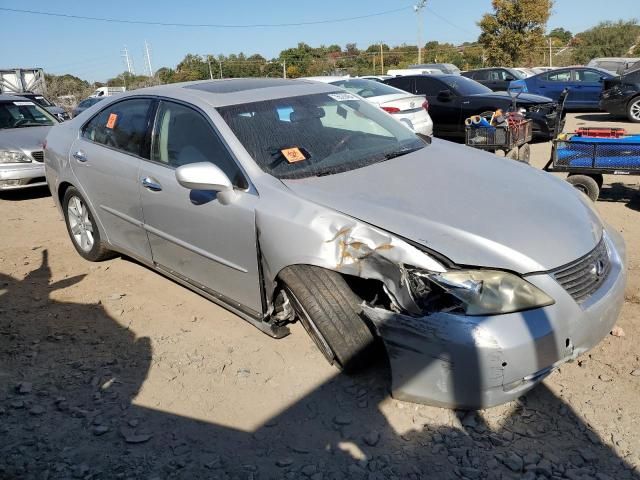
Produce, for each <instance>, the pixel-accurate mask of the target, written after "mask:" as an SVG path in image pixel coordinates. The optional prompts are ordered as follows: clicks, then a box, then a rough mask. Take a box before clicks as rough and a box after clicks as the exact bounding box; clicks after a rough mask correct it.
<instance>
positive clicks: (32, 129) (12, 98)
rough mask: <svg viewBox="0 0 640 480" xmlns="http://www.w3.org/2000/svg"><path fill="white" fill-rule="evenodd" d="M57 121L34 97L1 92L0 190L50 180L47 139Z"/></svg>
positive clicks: (23, 186) (26, 186)
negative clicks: (46, 165) (47, 176)
mask: <svg viewBox="0 0 640 480" xmlns="http://www.w3.org/2000/svg"><path fill="white" fill-rule="evenodd" d="M57 123H58V122H57V120H56V119H55V118H53V116H51V114H49V113H48V112H47V111H45V110H44V109H43V108H42V107H39V106H38V105H36V104H35V103H34V102H32V101H31V100H28V99H26V98H22V97H18V96H16V95H0V191H2V190H15V189H19V188H29V187H37V186H42V185H45V184H46V182H45V178H44V163H43V162H44V151H43V143H44V139H45V137H46V135H47V133H48V132H49V129H50V128H51V127H52V126H53V125H54V124H57Z"/></svg>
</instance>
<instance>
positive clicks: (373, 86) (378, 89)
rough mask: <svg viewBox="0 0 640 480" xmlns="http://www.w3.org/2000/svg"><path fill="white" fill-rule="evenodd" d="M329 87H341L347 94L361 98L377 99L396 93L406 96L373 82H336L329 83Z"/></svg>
mask: <svg viewBox="0 0 640 480" xmlns="http://www.w3.org/2000/svg"><path fill="white" fill-rule="evenodd" d="M331 85H335V86H336V87H341V88H344V89H345V90H347V91H348V92H351V93H355V94H356V95H360V96H361V97H363V98H371V97H379V96H381V95H397V94H398V93H403V94H405V95H406V94H407V92H405V91H403V90H398V89H397V88H394V87H391V86H389V85H385V84H384V83H380V82H374V81H373V80H361V79H359V80H337V81H335V82H331Z"/></svg>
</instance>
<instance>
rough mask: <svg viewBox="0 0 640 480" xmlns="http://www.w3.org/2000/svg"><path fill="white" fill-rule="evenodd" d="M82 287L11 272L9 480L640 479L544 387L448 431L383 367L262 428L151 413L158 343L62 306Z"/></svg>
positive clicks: (0, 373) (102, 316)
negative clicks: (403, 398) (397, 394)
mask: <svg viewBox="0 0 640 480" xmlns="http://www.w3.org/2000/svg"><path fill="white" fill-rule="evenodd" d="M82 279H83V277H82V276H78V277H72V278H66V279H62V280H59V281H52V278H51V271H50V268H49V265H48V257H47V251H46V250H44V251H42V264H41V265H40V266H39V267H38V268H36V269H35V270H33V271H31V272H30V273H29V274H28V275H27V276H26V277H25V278H16V277H12V276H9V275H4V274H0V358H1V359H2V362H1V363H0V420H1V421H0V440H1V441H0V478H1V479H12V480H13V479H59V478H60V479H62V478H64V479H67V478H83V479H113V478H123V479H133V478H136V479H138V478H140V479H166V478H188V479H200V478H219V479H269V478H290V479H298V478H311V479H314V480H320V479H372V480H374V479H384V478H391V479H406V478H408V479H422V478H469V479H478V478H496V479H500V478H531V479H535V478H540V477H543V478H550V477H552V476H554V475H555V476H557V477H565V478H595V476H596V474H598V475H599V476H598V479H601V480H607V479H608V478H615V479H626V478H639V477H638V475H637V472H636V471H635V470H633V469H632V468H631V466H630V465H628V464H627V463H626V462H625V461H624V460H623V459H621V458H619V457H618V456H617V455H616V453H615V452H614V451H613V450H612V449H610V448H609V447H608V446H607V445H605V444H604V443H603V441H602V439H601V438H599V436H598V434H597V432H594V431H592V430H591V429H590V427H589V426H588V425H587V424H585V423H584V422H583V421H582V420H581V419H580V418H579V416H578V415H577V414H576V413H575V412H574V411H573V410H572V409H571V407H570V406H569V405H567V404H565V403H564V402H563V401H562V400H561V399H559V398H558V397H556V396H554V395H553V394H552V392H551V391H550V390H549V389H548V388H547V387H545V386H544V385H541V386H540V387H538V388H536V389H535V390H534V391H532V392H531V393H530V394H528V395H527V396H526V397H523V398H521V399H519V400H518V401H517V402H514V403H513V408H511V409H510V410H509V413H508V414H506V415H504V416H502V417H501V418H499V419H498V421H497V423H496V421H495V419H494V418H492V417H491V411H490V410H489V411H481V412H451V413H450V414H448V416H449V418H450V421H449V422H448V423H447V424H446V425H442V424H440V425H436V424H435V423H434V421H433V419H432V418H430V416H429V415H430V414H429V412H432V411H433V409H424V408H416V407H415V405H412V404H409V403H405V404H399V405H401V406H402V408H403V409H407V411H408V412H411V413H407V416H408V417H410V418H412V419H413V420H412V425H413V426H412V427H411V428H410V429H409V431H407V432H397V431H396V430H395V429H394V428H393V427H392V426H391V425H390V424H389V422H388V421H387V419H386V417H385V415H384V414H383V413H382V411H381V408H380V405H381V404H382V403H383V402H384V401H385V400H386V398H387V393H386V391H387V388H388V386H387V380H386V378H385V376H384V373H383V374H381V373H380V365H378V368H372V369H371V370H370V371H368V372H365V373H363V374H361V375H358V376H355V377H347V376H346V375H343V374H336V375H335V377H333V378H332V379H330V380H329V381H327V382H325V383H324V384H322V385H320V386H318V387H317V388H315V389H314V390H313V391H311V392H310V393H308V394H307V395H305V396H304V397H303V398H301V399H300V400H298V401H296V402H294V403H293V404H290V405H288V406H286V408H284V410H283V411H282V412H281V413H280V414H278V415H276V416H275V417H273V418H271V419H270V420H268V421H267V422H265V423H264V424H263V425H261V426H260V427H258V428H257V429H255V430H254V431H251V432H246V431H239V430H236V429H233V428H229V427H225V426H222V425H216V424H212V423H207V422H202V421H197V420H193V419H190V418H187V417H183V416H179V415H175V414H172V413H167V412H163V411H157V410H153V409H151V408H145V407H141V406H139V405H136V404H135V403H134V401H133V400H134V398H135V396H136V395H137V393H138V392H139V390H140V389H141V387H142V385H143V383H144V382H145V380H146V378H147V375H148V373H149V369H150V366H151V363H152V361H153V346H152V343H151V340H150V339H149V338H137V337H136V335H135V334H134V333H133V332H132V331H131V330H129V329H128V328H126V327H123V326H122V325H120V324H119V323H118V322H117V321H116V320H115V319H113V318H111V317H110V316H109V315H108V314H107V312H106V311H105V310H104V308H103V306H102V305H101V304H100V303H97V304H81V303H72V302H65V301H62V300H60V299H59V298H64V292H60V291H61V290H63V289H64V288H67V287H71V286H72V285H74V284H75V283H77V282H80V281H82ZM219 335H224V332H222V331H221V332H219ZM255 335H261V333H260V332H258V331H257V330H256V331H255ZM273 345H274V348H278V343H277V342H276V341H274V343H273ZM426 366H427V365H414V369H415V372H416V373H418V372H419V371H420V370H421V369H422V368H426ZM382 370H383V372H384V368H382ZM476 374H477V372H474V371H468V372H466V374H465V375H464V376H462V377H461V378H457V379H454V384H455V385H454V390H458V389H461V390H462V389H463V387H464V384H466V383H469V382H472V383H473V382H474V381H475V375H476ZM224 388H230V387H228V386H226V387H224ZM199 393H200V392H199ZM259 399H260V392H259V391H256V392H255V408H256V409H259V408H260V400H259ZM224 408H232V406H228V405H226V406H224ZM568 437H569V438H571V442H570V444H569V445H568V444H567V438H568Z"/></svg>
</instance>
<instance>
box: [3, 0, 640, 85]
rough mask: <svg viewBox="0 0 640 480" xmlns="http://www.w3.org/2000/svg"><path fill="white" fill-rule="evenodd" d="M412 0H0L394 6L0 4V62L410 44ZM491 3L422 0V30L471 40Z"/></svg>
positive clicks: (582, 8) (91, 67)
mask: <svg viewBox="0 0 640 480" xmlns="http://www.w3.org/2000/svg"><path fill="white" fill-rule="evenodd" d="M414 3H416V1H415V0H414V1H413V2H412V1H405V0H393V1H391V0H386V1H383V0H349V1H345V0H322V1H321V2H317V1H309V0H271V1H270V2H269V1H267V2H265V1H258V0H242V1H239V0H210V1H194V0H181V1H176V0H153V1H150V0H126V1H125V0H106V1H94V2H88V1H86V0H58V1H56V2H52V1H51V0H30V1H29V2H24V0H0V7H2V8H15V9H28V10H32V11H41V12H53V13H62V14H67V15H80V16H90V17H108V18H118V19H124V20H143V21H147V22H161V23H185V24H193V23H197V24H202V23H207V24H234V25H237V24H242V25H247V24H257V23H259V24H274V23H276V24H278V23H279V24H282V23H290V24H296V23H298V22H314V21H318V20H332V19H341V18H349V17H355V16H361V15H369V14H375V13H378V12H384V11H389V10H393V9H397V8H401V7H405V6H406V7H407V8H405V9H403V10H401V11H398V12H394V13H389V14H386V15H380V16H373V17H369V18H363V19H359V20H352V21H347V22H341V23H327V24H318V25H294V26H286V27H284V26H283V27H271V28H267V27H262V28H257V27H252V28H204V27H198V28H187V27H176V26H155V25H132V24H119V23H106V22H99V21H90V20H79V19H72V18H59V17H50V16H41V15H34V14H27V13H16V12H7V11H1V10H0V19H1V23H0V24H1V25H2V34H3V35H2V36H3V38H4V41H2V42H0V68H11V67H19V66H21V67H32V66H37V67H42V68H44V69H45V71H46V72H47V73H55V74H62V73H71V74H73V75H76V76H78V77H80V78H83V79H86V80H89V81H96V80H97V81H104V80H106V79H107V78H110V77H113V76H115V75H117V74H118V73H121V72H122V71H123V70H125V67H124V62H123V58H122V56H121V53H122V50H123V49H124V47H125V46H126V47H127V48H128V50H129V52H130V54H131V56H132V59H133V65H134V68H135V70H136V73H144V57H143V51H144V42H145V40H146V41H147V42H148V44H149V45H150V47H151V61H152V67H153V68H154V69H157V68H159V67H162V66H169V67H174V66H175V65H176V64H177V63H178V62H179V61H180V60H182V58H183V57H184V55H185V54H187V53H196V54H214V55H216V54H220V53H222V54H229V53H238V52H240V51H242V52H244V53H247V54H252V53H259V54H261V55H263V56H264V57H266V58H272V57H275V56H277V55H278V53H279V52H280V51H281V50H283V49H285V48H289V47H293V46H295V45H297V43H298V42H305V43H308V44H309V45H312V46H319V45H321V44H325V45H330V44H338V45H341V46H343V47H344V45H345V44H346V43H356V44H357V45H358V46H359V47H361V48H366V47H367V46H368V45H370V44H371V43H377V42H380V41H383V42H384V43H387V44H389V45H392V46H393V45H399V44H402V43H406V44H411V45H415V44H416V42H417V30H418V22H417V19H416V15H415V13H414V12H413V11H412V9H411V8H410V7H411V5H413V4H414ZM490 10H491V0H457V1H455V2H453V1H452V0H428V1H427V8H426V9H425V10H424V13H423V17H422V18H423V31H424V33H423V39H424V41H425V42H427V41H431V40H437V41H440V42H450V43H454V44H460V43H462V42H465V41H475V40H476V39H477V37H478V34H479V29H478V27H477V25H476V22H477V21H478V20H479V19H480V18H481V17H482V15H483V14H484V13H486V12H488V11H490ZM620 18H623V19H630V18H640V0H609V1H603V0H556V2H555V6H554V8H553V13H552V16H551V18H550V20H549V23H548V28H549V29H553V28H555V27H563V28H565V29H568V30H570V31H572V32H579V31H582V30H585V29H587V28H589V27H591V26H593V25H595V24H597V23H599V22H601V21H604V20H618V19H620Z"/></svg>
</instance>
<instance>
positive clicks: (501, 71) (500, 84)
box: [461, 67, 525, 92]
mask: <svg viewBox="0 0 640 480" xmlns="http://www.w3.org/2000/svg"><path fill="white" fill-rule="evenodd" d="M461 75H462V76H464V77H467V78H471V79H473V80H475V81H476V82H478V83H481V84H482V85H484V86H485V87H489V88H490V89H491V90H493V91H494V92H499V91H505V92H506V91H507V90H508V89H509V84H510V83H511V82H513V81H514V80H520V79H522V78H525V75H524V74H522V73H520V72H519V71H517V70H514V69H512V68H503V67H494V68H479V69H478V70H468V71H466V72H462V74H461Z"/></svg>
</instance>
